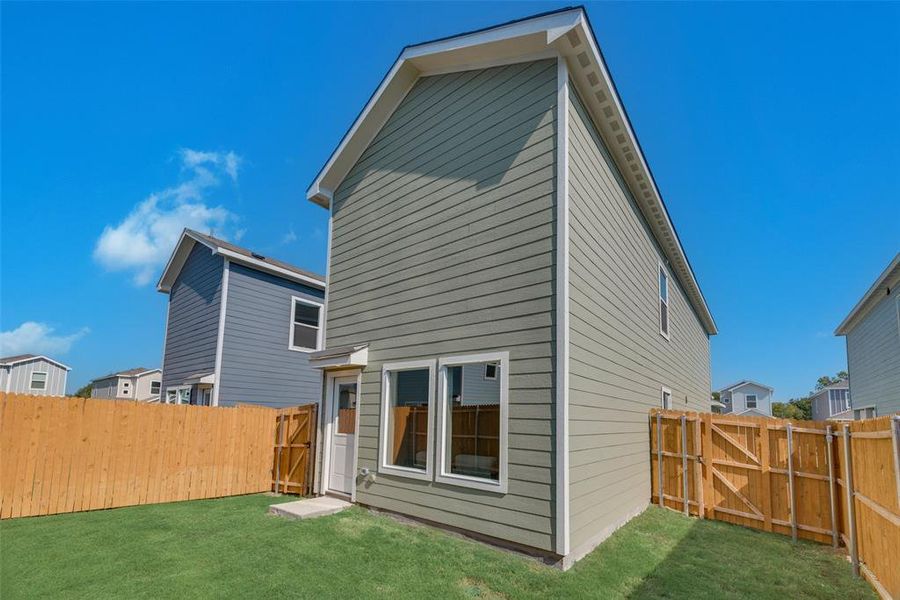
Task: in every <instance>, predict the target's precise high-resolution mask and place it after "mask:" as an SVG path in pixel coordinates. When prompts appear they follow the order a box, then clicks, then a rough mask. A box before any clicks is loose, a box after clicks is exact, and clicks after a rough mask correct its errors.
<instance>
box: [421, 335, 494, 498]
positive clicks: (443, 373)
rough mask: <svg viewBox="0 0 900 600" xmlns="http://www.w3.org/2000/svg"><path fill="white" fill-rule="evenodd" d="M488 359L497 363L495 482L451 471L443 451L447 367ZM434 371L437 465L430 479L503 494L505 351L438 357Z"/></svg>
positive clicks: (444, 445) (446, 400) (444, 448)
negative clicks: (497, 430) (498, 472)
mask: <svg viewBox="0 0 900 600" xmlns="http://www.w3.org/2000/svg"><path fill="white" fill-rule="evenodd" d="M488 362H493V363H499V364H500V461H499V463H500V464H499V468H500V478H499V480H498V481H493V480H490V479H484V478H482V477H473V476H471V475H459V474H457V473H451V472H450V468H449V453H448V452H447V425H448V419H447V409H448V408H449V404H450V398H449V397H448V396H449V394H448V392H449V385H448V383H449V380H448V377H447V367H458V366H464V365H467V364H472V363H488ZM438 373H439V374H438V390H439V393H438V397H439V401H438V410H437V413H438V435H437V437H438V450H437V464H438V468H437V473H436V475H435V478H434V480H435V481H437V482H438V483H445V484H450V485H458V486H462V487H467V488H473V489H476V490H486V491H489V492H496V493H498V494H505V493H506V492H507V490H508V489H509V468H508V461H509V352H485V353H482V354H467V355H461V356H445V357H441V358H440V359H439V361H438ZM494 379H497V378H496V377H495V378H494Z"/></svg>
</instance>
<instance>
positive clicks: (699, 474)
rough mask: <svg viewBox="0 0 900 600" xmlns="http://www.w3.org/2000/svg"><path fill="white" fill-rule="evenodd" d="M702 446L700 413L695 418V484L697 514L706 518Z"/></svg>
mask: <svg viewBox="0 0 900 600" xmlns="http://www.w3.org/2000/svg"><path fill="white" fill-rule="evenodd" d="M701 453H702V447H701V445H700V415H699V414H698V415H697V418H696V420H694V485H695V486H696V488H697V502H698V505H697V516H699V517H700V518H701V519H705V518H706V515H705V514H704V511H705V510H706V507H705V506H704V503H703V466H702V465H701V464H700V456H701Z"/></svg>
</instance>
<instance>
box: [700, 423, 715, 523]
mask: <svg viewBox="0 0 900 600" xmlns="http://www.w3.org/2000/svg"><path fill="white" fill-rule="evenodd" d="M703 424H704V425H705V426H706V431H704V432H703V497H704V506H705V507H706V510H707V511H708V512H709V518H711V519H714V518H715V516H716V515H715V510H716V506H715V488H714V487H713V481H712V478H713V475H712V468H713V463H712V460H713V454H714V452H715V449H714V448H713V443H712V415H711V414H709V413H707V414H705V415H703ZM707 499H708V503H707Z"/></svg>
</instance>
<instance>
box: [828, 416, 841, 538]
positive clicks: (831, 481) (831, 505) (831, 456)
mask: <svg viewBox="0 0 900 600" xmlns="http://www.w3.org/2000/svg"><path fill="white" fill-rule="evenodd" d="M825 452H826V453H827V454H826V457H825V458H826V461H827V462H828V508H829V509H830V510H831V545H832V546H834V547H835V548H837V547H838V524H837V518H835V514H836V513H835V506H834V442H833V440H832V433H831V425H829V426H828V427H826V428H825Z"/></svg>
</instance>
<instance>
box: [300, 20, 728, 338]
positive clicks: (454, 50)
mask: <svg viewBox="0 0 900 600" xmlns="http://www.w3.org/2000/svg"><path fill="white" fill-rule="evenodd" d="M556 56H561V57H563V58H564V59H565V61H566V64H567V65H568V73H569V77H570V79H571V81H573V82H574V84H575V87H576V88H577V89H578V91H579V92H580V96H581V98H582V100H583V102H584V104H585V106H586V107H587V108H588V110H589V112H590V113H591V116H592V118H593V121H594V124H595V125H596V127H597V129H598V131H599V132H600V135H601V137H602V138H603V141H604V142H605V144H606V146H607V148H608V150H609V152H610V154H611V155H612V157H613V159H614V161H615V162H616V165H617V166H618V168H619V171H620V172H621V174H622V177H623V178H624V180H625V181H626V183H627V185H628V188H629V189H630V190H631V193H632V196H633V197H634V200H635V202H636V204H637V205H638V206H639V207H640V210H641V212H642V213H643V215H644V218H645V219H646V221H647V223H648V225H649V227H650V229H651V231H652V232H653V235H654V237H655V238H656V240H657V242H658V243H659V245H660V247H661V248H662V249H663V252H664V254H665V255H666V257H667V259H668V261H669V263H670V266H671V268H672V270H673V271H674V272H675V274H676V275H677V277H678V280H679V281H680V282H681V284H682V286H683V287H684V289H685V292H686V295H687V297H688V299H689V301H690V303H691V305H692V306H693V308H694V310H695V311H696V313H697V315H698V317H699V318H700V321H701V323H703V326H704V328H705V329H706V332H707V333H708V334H710V335H715V334H716V333H717V332H718V330H717V328H716V324H715V321H714V320H713V317H712V314H711V313H710V311H709V307H708V306H707V304H706V299H705V298H704V297H703V292H702V291H701V290H700V286H699V284H698V283H697V279H696V277H695V276H694V272H693V270H692V268H691V266H690V263H689V262H688V259H687V255H686V254H685V252H684V248H683V247H682V245H681V241H680V240H679V238H678V233H677V232H676V231H675V226H674V225H673V224H672V221H671V219H670V218H669V213H668V211H667V210H666V206H665V204H664V202H663V199H662V195H661V194H660V191H659V189H658V188H657V185H656V182H655V180H654V177H653V173H652V172H651V171H650V167H649V165H648V164H647V161H646V159H645V157H644V153H643V150H642V149H641V146H640V143H639V142H638V140H637V136H636V135H635V133H634V129H633V127H632V125H631V120H630V119H629V118H628V114H627V113H626V111H625V107H624V106H623V105H622V101H621V99H620V98H619V93H618V91H617V90H616V86H615V84H614V83H613V81H612V77H611V76H610V74H609V69H608V68H607V65H606V62H605V60H604V59H603V55H602V54H601V52H600V49H599V47H598V45H597V41H596V38H595V37H594V33H593V30H592V28H591V25H590V22H589V20H588V17H587V13H586V12H585V11H584V9H583V8H581V7H578V8H565V9H562V10H558V11H554V12H549V13H543V14H540V15H535V16H532V17H528V18H525V19H520V20H517V21H512V22H509V23H505V24H502V25H497V26H495V27H489V28H486V29H481V30H477V31H472V32H469V33H464V34H460V35H457V36H453V37H448V38H443V39H438V40H434V41H431V42H426V43H422V44H416V45H412V46H406V47H405V48H404V49H403V50H402V51H401V52H400V55H399V56H398V57H397V60H396V61H395V62H394V64H393V66H392V67H391V69H390V70H389V71H388V73H387V74H386V75H385V77H384V79H382V81H381V83H380V85H379V86H378V88H377V89H376V90H375V92H374V93H373V94H372V96H371V97H370V98H369V101H368V102H367V103H366V105H365V106H364V107H363V109H362V111H361V112H360V113H359V115H358V116H357V117H356V120H355V121H354V122H353V125H352V126H351V127H350V129H349V130H348V131H347V132H346V133H345V134H344V136H343V138H342V139H341V141H340V143H339V145H338V147H337V148H336V149H335V151H334V152H333V153H332V154H331V157H330V158H329V159H328V162H326V163H325V165H324V166H323V167H322V169H321V170H320V171H319V173H318V174H317V175H316V177H315V179H314V180H313V182H312V184H310V186H309V189H308V190H307V192H306V197H307V199H308V200H310V201H312V202H315V203H316V204H319V205H320V206H323V207H325V208H330V206H331V199H332V195H333V193H334V190H336V189H337V188H338V186H339V185H340V184H341V182H342V181H343V180H344V178H345V177H346V176H347V174H348V173H349V171H350V169H351V168H352V167H353V165H354V164H355V163H356V161H357V160H358V159H359V157H360V156H361V155H362V153H363V151H364V150H365V148H366V147H367V146H368V145H369V143H370V142H371V141H372V140H373V139H374V138H375V136H376V135H377V134H378V132H379V130H380V129H381V127H382V126H383V125H384V124H385V123H386V122H387V120H388V118H389V117H390V116H391V114H393V112H394V110H395V109H396V108H397V107H398V106H399V104H400V102H401V101H402V100H403V98H404V97H405V96H406V93H407V92H408V91H409V90H410V89H411V88H412V86H413V85H414V84H415V82H416V80H417V79H418V78H419V77H422V76H427V75H433V74H437V73H442V72H453V71H462V70H469V69H475V68H484V67H487V66H492V65H498V64H508V63H513V62H521V61H523V60H537V59H540V58H550V57H556Z"/></svg>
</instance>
